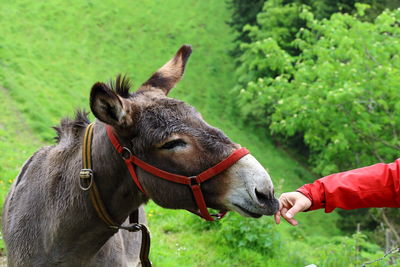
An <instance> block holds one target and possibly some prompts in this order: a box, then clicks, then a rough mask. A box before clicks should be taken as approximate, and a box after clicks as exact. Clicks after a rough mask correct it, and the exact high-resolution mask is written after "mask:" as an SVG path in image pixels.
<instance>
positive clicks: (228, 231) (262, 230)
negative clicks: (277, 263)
mask: <svg viewBox="0 0 400 267" xmlns="http://www.w3.org/2000/svg"><path fill="white" fill-rule="evenodd" d="M227 219H229V223H225V224H222V227H221V230H220V231H219V236H220V239H221V240H224V241H225V243H226V245H227V246H229V247H231V248H233V249H232V253H233V254H234V253H236V250H241V249H244V248H245V249H250V250H253V251H256V252H259V253H262V254H263V255H265V256H268V257H273V256H275V255H274V254H276V252H277V251H278V250H279V247H280V235H279V233H278V232H277V231H276V228H275V227H274V225H272V224H271V222H270V221H267V220H265V219H264V220H254V219H249V218H242V217H240V216H238V215H233V214H232V215H231V214H230V216H229V217H228V218H227Z"/></svg>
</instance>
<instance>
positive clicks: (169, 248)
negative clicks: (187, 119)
mask: <svg viewBox="0 0 400 267" xmlns="http://www.w3.org/2000/svg"><path fill="white" fill-rule="evenodd" d="M229 16H230V14H229V12H228V11H227V9H226V6H225V3H224V1H212V0H202V1H187V0H171V1H150V0H146V1H70V2H68V3H66V2H65V1H61V0H55V1H51V2H37V1H27V0H21V1H18V2H13V1H8V2H4V1H3V3H2V4H1V7H0V22H1V25H2V26H1V27H0V65H1V68H0V108H1V110H2V112H1V113H0V150H1V153H0V199H1V201H3V199H4V197H5V195H6V193H7V190H8V187H9V185H10V183H11V182H12V179H13V178H14V177H15V176H16V174H17V173H18V170H19V167H20V166H21V165H22V164H23V162H24V161H25V160H26V159H27V158H28V157H29V155H31V154H32V153H33V152H34V151H35V150H36V149H37V148H38V147H40V146H42V145H45V144H46V145H47V144H52V143H53V140H52V138H53V136H54V132H53V131H52V130H51V126H53V125H55V124H57V123H58V121H59V120H60V118H61V117H63V116H66V115H69V116H71V115H72V113H73V111H74V109H75V108H76V107H83V108H86V109H88V93H89V90H90V87H91V85H92V84H93V83H94V82H96V81H99V80H100V81H105V80H108V79H109V78H112V77H114V76H115V75H116V74H117V73H126V74H128V75H129V76H131V77H132V78H133V80H134V81H135V85H136V86H138V85H140V84H141V82H143V81H144V80H146V79H147V78H148V77H149V75H150V74H151V73H152V72H153V71H155V70H156V69H157V68H158V67H159V66H161V65H162V64H163V63H164V62H165V61H166V60H168V59H169V58H170V57H171V56H172V55H173V54H174V53H175V51H176V50H177V49H178V48H179V47H180V45H182V44H184V43H189V44H191V45H192V46H193V50H194V52H193V54H192V57H191V59H190V62H189V63H188V66H187V71H186V74H185V77H184V79H183V81H182V82H181V83H180V84H179V85H178V86H177V88H175V89H174V90H173V92H172V96H173V97H176V98H179V99H182V100H184V101H186V102H188V103H190V104H192V105H193V106H195V107H196V108H197V109H198V110H199V111H200V112H201V113H202V114H203V115H204V117H205V119H206V120H207V121H208V122H210V123H211V124H213V125H214V126H217V127H219V128H221V129H223V130H224V131H225V132H226V133H227V134H228V136H230V137H231V138H232V139H233V140H234V141H236V142H238V143H241V144H242V145H243V146H246V147H248V148H249V149H250V151H251V152H252V154H253V155H254V156H256V157H257V158H258V159H259V160H260V161H261V162H262V164H263V165H264V166H265V167H266V168H267V169H268V170H269V172H270V174H271V175H272V177H273V180H274V182H275V185H276V187H277V190H276V191H278V192H282V191H284V190H285V191H286V190H293V189H295V188H297V187H298V186H299V185H301V184H302V183H304V182H306V181H311V180H312V179H313V177H312V176H311V175H310V174H309V173H307V172H306V171H305V170H304V169H303V168H302V167H301V166H300V165H299V164H298V163H297V162H295V161H294V160H292V159H290V158H288V157H287V156H286V155H285V154H284V153H283V152H281V151H280V150H278V149H276V148H275V147H274V146H273V145H272V143H271V142H270V141H269V140H268V139H267V138H266V137H263V136H262V135H260V134H258V133H257V130H256V129H250V128H249V127H248V126H246V125H243V123H241V122H240V120H239V119H238V118H236V117H235V116H234V115H232V114H234V113H233V112H232V111H233V110H235V106H234V105H233V101H231V99H232V98H233V96H232V95H231V94H230V90H231V88H232V87H233V86H234V74H233V60H232V59H231V58H230V57H229V56H228V54H227V52H228V50H229V49H230V48H231V44H232V40H233V36H232V34H231V32H230V29H229V28H228V26H227V25H226V24H225V21H227V20H228V18H229ZM147 211H148V214H149V216H148V218H149V224H150V227H151V231H152V237H153V239H152V251H151V259H152V261H153V263H154V264H155V265H156V266H211V265H212V266H242V265H248V266H277V265H281V266H284V265H286V266H302V265H306V264H310V263H321V265H319V266H323V265H326V266H337V264H338V263H341V262H342V261H339V260H344V261H343V262H354V260H353V261H352V258H351V257H353V254H354V253H353V251H350V252H348V253H349V254H348V255H347V254H346V255H344V256H341V257H337V256H335V255H334V253H335V252H343V251H346V250H350V249H353V248H354V247H356V246H355V245H354V244H353V243H351V242H353V239H349V240H347V239H345V238H341V237H338V239H337V240H336V241H335V242H336V243H334V244H336V246H335V245H334V244H333V245H331V244H330V243H329V241H330V240H332V237H333V236H335V235H340V232H339V230H338V229H337V228H336V226H335V221H336V219H337V214H335V213H333V214H330V215H325V214H323V213H322V212H313V213H310V214H308V215H307V216H305V215H304V214H302V215H300V216H299V220H300V221H301V224H300V225H299V226H298V227H296V228H293V227H290V226H288V225H287V224H282V225H281V226H279V227H277V226H275V225H274V224H273V221H272V218H269V217H264V218H261V219H259V220H254V219H245V218H242V217H239V216H238V215H234V214H230V215H228V216H227V218H226V219H224V220H223V221H221V222H216V223H207V222H203V221H201V220H200V219H198V218H197V217H195V216H193V215H191V214H189V213H187V212H185V211H169V210H165V209H161V208H159V207H157V206H156V205H154V204H153V203H150V204H149V205H148V206H147ZM346 240H347V241H348V242H347V241H346ZM346 242H347V243H346ZM370 250H371V251H373V252H374V251H376V248H375V247H374V248H373V249H370ZM332 252H333V253H332ZM352 253H353V254H352ZM360 258H361V257H359V259H360ZM326 259H328V262H327V260H326Z"/></svg>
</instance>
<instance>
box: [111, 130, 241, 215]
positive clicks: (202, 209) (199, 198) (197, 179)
mask: <svg viewBox="0 0 400 267" xmlns="http://www.w3.org/2000/svg"><path fill="white" fill-rule="evenodd" d="M106 130H107V135H108V138H109V139H110V141H111V143H112V144H113V146H114V147H115V149H116V151H117V152H118V153H119V154H120V155H121V157H122V158H123V159H124V161H125V164H126V166H127V168H128V170H129V173H130V174H131V176H132V179H133V181H134V182H135V184H136V185H137V187H138V188H139V189H140V191H142V192H143V193H144V194H145V195H147V194H146V192H145V191H144V189H143V187H142V185H141V184H140V182H139V179H138V177H137V175H136V171H135V166H138V167H140V168H141V169H143V170H145V171H146V172H148V173H151V174H153V175H154V176H156V177H159V178H162V179H165V180H168V181H171V182H175V183H179V184H185V185H188V186H189V187H190V188H191V190H192V192H193V196H194V199H195V201H196V204H197V207H198V211H191V212H193V213H194V214H196V215H198V216H200V217H202V218H203V219H205V220H207V221H214V220H215V219H214V218H213V217H212V216H214V217H216V219H221V218H222V217H224V216H225V214H226V212H220V213H218V214H212V215H211V214H210V213H209V212H208V210H207V206H206V202H205V201H204V196H203V193H202V191H201V183H203V182H205V181H207V180H209V179H211V178H213V177H215V176H216V175H218V174H220V173H221V172H223V171H224V170H226V169H228V168H229V167H231V166H232V165H233V164H235V163H236V162H237V161H238V160H239V159H241V158H242V157H244V156H246V155H247V154H249V151H248V150H247V149H246V148H244V147H242V148H239V149H237V150H235V151H234V152H233V153H232V154H231V155H230V156H229V157H227V158H226V159H224V160H223V161H221V162H219V163H218V164H216V165H214V166H213V167H211V168H209V169H207V170H205V171H203V172H202V173H200V174H198V175H196V176H190V177H188V176H183V175H179V174H174V173H170V172H167V171H163V170H161V169H158V168H156V167H154V166H152V165H150V164H148V163H146V162H144V161H142V160H141V159H139V158H137V157H136V156H134V155H133V153H132V152H131V151H130V150H129V149H128V148H126V147H123V146H121V144H120V142H119V141H118V139H117V137H116V136H115V134H114V132H113V129H112V127H111V126H109V125H107V126H106ZM189 211H190V210H189Z"/></svg>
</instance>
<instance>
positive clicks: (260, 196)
mask: <svg viewBox="0 0 400 267" xmlns="http://www.w3.org/2000/svg"><path fill="white" fill-rule="evenodd" d="M254 191H255V193H256V197H257V200H258V202H260V203H261V204H263V205H265V204H267V203H268V200H269V199H271V196H270V195H267V194H265V193H263V192H259V191H258V190H257V188H256V189H255V190H254Z"/></svg>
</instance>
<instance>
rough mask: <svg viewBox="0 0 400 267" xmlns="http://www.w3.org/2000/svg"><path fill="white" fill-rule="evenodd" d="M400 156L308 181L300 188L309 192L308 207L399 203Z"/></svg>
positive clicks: (369, 206) (367, 206) (397, 205)
mask: <svg viewBox="0 0 400 267" xmlns="http://www.w3.org/2000/svg"><path fill="white" fill-rule="evenodd" d="M399 183H400V159H397V160H396V161H395V162H393V163H390V164H383V163H379V164H375V165H372V166H369V167H364V168H360V169H355V170H350V171H347V172H341V173H336V174H332V175H329V176H326V177H323V178H321V179H318V180H316V181H315V182H314V183H312V184H306V185H303V186H302V187H300V188H299V189H298V190H297V191H299V192H301V193H302V194H304V195H305V196H307V197H308V198H309V199H310V200H311V202H312V205H311V207H310V209H309V210H315V209H322V208H325V212H331V211H332V210H334V209H335V208H342V209H358V208H372V207H400V185H399Z"/></svg>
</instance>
